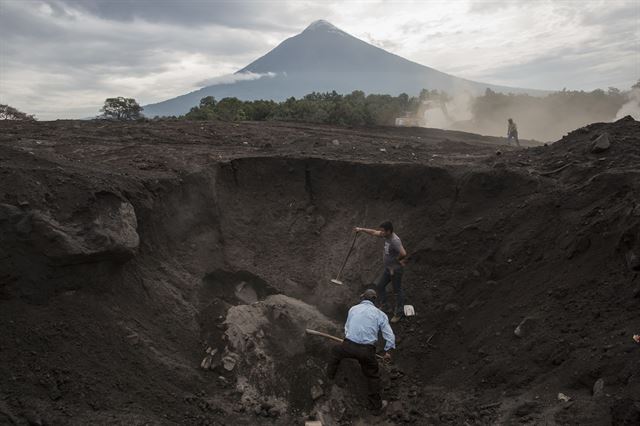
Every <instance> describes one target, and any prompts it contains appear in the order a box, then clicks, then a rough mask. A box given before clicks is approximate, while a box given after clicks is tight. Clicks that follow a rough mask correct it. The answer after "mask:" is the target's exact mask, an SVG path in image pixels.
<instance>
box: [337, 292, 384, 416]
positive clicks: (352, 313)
mask: <svg viewBox="0 0 640 426" xmlns="http://www.w3.org/2000/svg"><path fill="white" fill-rule="evenodd" d="M376 298H377V294H376V291H375V290H373V289H368V290H366V291H365V292H364V293H362V294H361V295H360V299H361V302H360V303H359V304H357V305H355V306H352V307H351V309H349V315H348V316H347V322H346V324H345V325H344V335H345V339H344V341H343V342H342V344H340V345H338V346H334V347H333V349H332V357H331V360H330V361H329V365H328V367H327V375H328V376H329V379H331V380H333V379H334V378H335V376H336V372H337V371H338V366H339V365H340V361H342V360H343V359H344V358H353V359H356V360H358V362H359V363H360V368H361V369H362V373H363V374H364V375H365V377H366V378H367V385H368V394H369V395H368V399H369V404H370V405H371V409H373V410H374V412H375V413H376V414H379V413H381V412H382V410H384V408H385V407H386V406H387V401H383V400H382V397H381V396H380V371H379V369H378V361H377V360H376V342H377V341H378V333H379V332H382V337H383V338H384V340H385V346H384V350H385V354H384V360H385V361H387V362H388V361H390V360H391V354H390V353H389V351H390V350H391V349H395V347H396V338H395V335H394V334H393V330H392V329H391V326H390V325H389V318H388V317H387V315H386V314H385V313H384V312H382V311H381V310H380V309H378V308H376V306H375V304H374V303H375V301H376Z"/></svg>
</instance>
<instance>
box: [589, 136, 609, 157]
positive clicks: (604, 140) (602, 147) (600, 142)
mask: <svg viewBox="0 0 640 426" xmlns="http://www.w3.org/2000/svg"><path fill="white" fill-rule="evenodd" d="M609 148H611V142H610V141H609V134H608V133H606V132H605V133H602V134H601V135H600V136H598V137H597V138H596V139H595V140H594V141H593V142H592V143H591V152H592V153H594V154H598V153H601V152H604V151H606V150H608V149H609Z"/></svg>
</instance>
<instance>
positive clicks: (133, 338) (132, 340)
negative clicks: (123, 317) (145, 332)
mask: <svg viewBox="0 0 640 426" xmlns="http://www.w3.org/2000/svg"><path fill="white" fill-rule="evenodd" d="M127 342H129V344H130V345H133V346H137V345H138V344H139V343H140V336H139V335H138V333H131V334H129V335H128V336H127Z"/></svg>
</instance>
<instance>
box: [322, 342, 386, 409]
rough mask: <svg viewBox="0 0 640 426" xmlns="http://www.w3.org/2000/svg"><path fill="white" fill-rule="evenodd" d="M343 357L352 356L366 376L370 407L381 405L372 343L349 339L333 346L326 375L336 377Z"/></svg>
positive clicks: (375, 407)
mask: <svg viewBox="0 0 640 426" xmlns="http://www.w3.org/2000/svg"><path fill="white" fill-rule="evenodd" d="M344 358H353V359H355V360H357V361H358V362H359V363H360V368H361V369H362V373H363V374H364V376H365V377H366V378H367V391H368V399H369V404H370V405H371V408H372V409H374V410H377V409H379V408H380V407H381V406H382V397H381V396H380V370H379V369H378V361H377V360H376V347H375V346H373V345H360V344H358V343H354V342H352V341H350V340H347V339H344V341H343V342H342V343H341V344H339V345H337V346H334V347H333V349H332V350H331V360H330V361H329V365H328V366H327V376H329V378H330V379H332V380H333V379H334V378H335V377H336V373H337V371H338V366H339V365H340V361H342V360H343V359H344Z"/></svg>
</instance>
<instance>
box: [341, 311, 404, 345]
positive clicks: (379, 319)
mask: <svg viewBox="0 0 640 426" xmlns="http://www.w3.org/2000/svg"><path fill="white" fill-rule="evenodd" d="M378 331H382V337H384V340H385V345H384V350H385V351H388V350H389V349H394V348H395V347H396V336H395V335H394V334H393V330H392V329H391V326H390V325H389V318H388V317H387V314H385V313H384V312H382V311H381V310H380V309H378V308H376V307H375V305H374V304H373V303H372V302H370V301H369V300H363V301H362V302H360V303H358V304H357V305H355V306H352V307H351V309H349V315H348V316H347V322H346V323H345V325H344V335H345V337H346V338H347V339H349V340H351V341H352V342H354V343H359V344H361V345H373V344H375V343H376V342H377V341H378Z"/></svg>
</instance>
